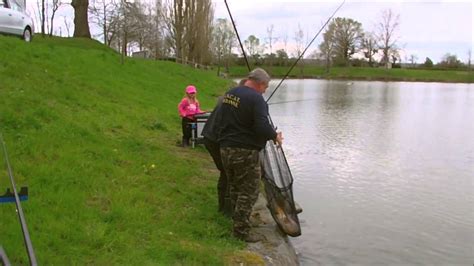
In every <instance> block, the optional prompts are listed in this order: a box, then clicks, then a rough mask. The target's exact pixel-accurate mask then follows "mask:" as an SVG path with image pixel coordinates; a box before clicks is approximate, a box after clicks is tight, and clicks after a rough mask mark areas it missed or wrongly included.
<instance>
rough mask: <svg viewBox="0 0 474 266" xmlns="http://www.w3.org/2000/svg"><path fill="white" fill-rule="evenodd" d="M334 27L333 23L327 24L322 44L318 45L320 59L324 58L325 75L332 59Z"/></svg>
mask: <svg viewBox="0 0 474 266" xmlns="http://www.w3.org/2000/svg"><path fill="white" fill-rule="evenodd" d="M335 27H336V25H335V24H334V23H330V24H329V26H328V29H327V30H326V31H325V32H324V33H323V42H322V43H321V44H320V45H319V50H320V51H321V57H322V58H324V61H325V62H326V63H325V65H326V73H329V68H330V67H331V64H332V60H333V57H334V32H335Z"/></svg>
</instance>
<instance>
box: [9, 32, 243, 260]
mask: <svg viewBox="0 0 474 266" xmlns="http://www.w3.org/2000/svg"><path fill="white" fill-rule="evenodd" d="M187 84H195V85H196V86H197V88H198V90H199V94H198V98H199V99H200V101H201V104H202V106H203V108H204V109H207V110H210V109H212V108H213V106H214V103H215V96H216V95H219V94H221V93H222V92H223V91H224V90H225V89H226V88H228V86H229V84H228V81H225V80H221V79H218V78H216V77H215V73H214V72H206V71H200V70H194V69H192V68H189V67H186V66H181V65H178V64H175V63H171V62H155V61H145V60H134V59H127V61H126V63H125V64H124V65H120V56H119V55H118V54H117V53H115V52H114V51H112V50H110V49H108V48H106V47H104V46H102V45H101V44H99V43H97V42H94V41H90V40H73V39H58V38H53V39H42V38H35V40H34V42H32V43H30V44H27V43H24V42H22V41H21V40H19V39H16V38H10V37H1V36H0V129H1V131H2V133H3V135H4V137H5V140H6V145H7V147H8V151H9V155H10V156H9V157H10V162H11V164H12V167H13V172H14V175H15V179H16V182H17V185H18V187H20V186H25V185H27V186H28V187H29V194H30V196H29V200H28V201H26V202H23V209H24V212H25V215H26V219H27V222H28V226H29V230H30V235H31V239H32V242H33V245H34V247H35V251H36V255H37V258H38V261H39V263H40V264H42V265H71V264H72V265H85V264H94V265H115V264H123V265H151V264H163V265H170V264H171V265H176V264H177V265H189V264H192V265H195V264H205V265H216V264H217V265H220V264H225V263H227V262H228V261H231V260H233V258H235V256H240V255H239V254H240V253H239V252H241V251H240V250H242V248H243V247H244V245H243V243H241V242H239V241H236V240H235V239H234V238H233V237H232V236H231V234H230V228H231V223H230V221H229V220H228V219H226V218H224V217H223V216H221V215H220V214H218V213H217V211H216V209H217V203H216V196H215V195H216V181H217V172H216V171H215V170H214V166H213V164H212V162H211V160H210V157H209V156H208V155H207V153H206V152H205V151H204V150H203V149H202V148H200V149H195V150H191V149H182V148H179V147H176V141H177V140H178V139H180V138H181V136H180V130H181V126H180V119H179V117H178V114H177V104H178V102H179V101H180V99H181V98H182V96H183V91H184V88H185V86H186V85H187ZM0 159H1V160H2V162H3V156H0ZM0 169H1V171H0V194H3V193H4V192H5V190H6V188H7V187H9V186H10V184H9V181H8V176H7V174H6V170H5V171H4V169H6V168H4V167H3V166H2V168H0ZM0 217H1V218H0V219H1V222H0V245H1V246H3V247H4V249H5V250H6V252H7V254H8V256H9V258H10V260H11V261H12V263H13V264H14V265H25V264H28V258H27V255H26V251H25V248H24V244H23V239H22V236H21V229H20V226H19V222H18V219H17V216H16V213H15V207H14V204H2V205H0Z"/></svg>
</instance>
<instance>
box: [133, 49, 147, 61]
mask: <svg viewBox="0 0 474 266" xmlns="http://www.w3.org/2000/svg"><path fill="white" fill-rule="evenodd" d="M132 57H135V58H145V59H148V58H150V52H149V51H147V50H144V51H138V52H133V53H132Z"/></svg>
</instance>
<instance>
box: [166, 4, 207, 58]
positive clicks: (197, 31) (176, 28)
mask: <svg viewBox="0 0 474 266" xmlns="http://www.w3.org/2000/svg"><path fill="white" fill-rule="evenodd" d="M167 7H168V9H167V14H166V17H167V20H166V29H167V31H168V37H169V38H167V40H168V41H169V44H170V46H171V47H172V48H173V49H174V52H175V56H176V57H177V58H178V59H180V60H184V61H187V60H190V61H193V62H196V63H204V62H205V63H208V62H210V60H211V51H210V47H209V44H210V43H211V42H212V20H213V16H214V10H213V8H212V3H211V0H175V1H174V2H173V3H170V2H169V1H168V2H167Z"/></svg>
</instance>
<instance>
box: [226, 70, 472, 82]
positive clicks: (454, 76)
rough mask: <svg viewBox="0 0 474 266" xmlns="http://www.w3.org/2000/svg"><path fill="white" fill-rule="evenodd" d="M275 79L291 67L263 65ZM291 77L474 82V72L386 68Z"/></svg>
mask: <svg viewBox="0 0 474 266" xmlns="http://www.w3.org/2000/svg"><path fill="white" fill-rule="evenodd" d="M263 68H264V69H266V70H267V71H268V72H269V73H270V74H271V76H272V77H283V76H285V74H286V73H287V72H288V70H289V68H290V66H286V67H283V66H282V67H280V66H273V67H268V66H263ZM247 72H248V71H247V67H246V66H233V67H231V68H230V75H231V76H234V77H242V76H245V75H246V74H247ZM289 77H290V78H300V77H304V78H325V79H355V80H386V81H423V82H431V81H435V82H460V83H474V71H459V70H435V69H433V70H426V69H400V68H393V69H384V68H368V67H333V68H331V69H330V72H329V74H326V73H325V68H324V67H319V66H304V68H303V72H301V68H300V66H296V67H295V68H294V69H293V70H292V71H291V72H290V75H289Z"/></svg>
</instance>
